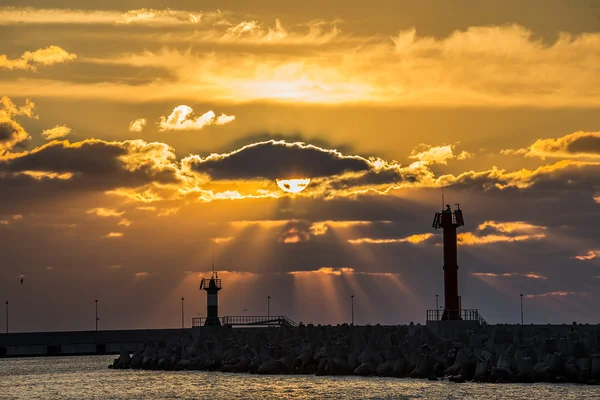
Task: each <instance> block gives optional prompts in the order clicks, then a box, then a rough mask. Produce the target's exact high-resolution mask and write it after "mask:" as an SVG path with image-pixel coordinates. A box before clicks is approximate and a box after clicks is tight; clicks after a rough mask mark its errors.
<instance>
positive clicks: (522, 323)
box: [521, 293, 523, 329]
mask: <svg viewBox="0 0 600 400" xmlns="http://www.w3.org/2000/svg"><path fill="white" fill-rule="evenodd" d="M521 329H523V293H521Z"/></svg>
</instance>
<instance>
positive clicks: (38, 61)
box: [0, 23, 77, 71]
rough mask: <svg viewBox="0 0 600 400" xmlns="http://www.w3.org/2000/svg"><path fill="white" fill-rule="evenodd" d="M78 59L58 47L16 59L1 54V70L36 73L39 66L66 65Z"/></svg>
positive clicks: (24, 54)
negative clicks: (19, 70)
mask: <svg viewBox="0 0 600 400" xmlns="http://www.w3.org/2000/svg"><path fill="white" fill-rule="evenodd" d="M0 25H1V23H0ZM76 58H77V55H76V54H73V53H69V52H67V51H65V50H63V49H62V48H60V47H58V46H48V47H46V48H43V49H39V50H36V51H26V52H25V53H23V55H22V56H21V57H20V58H16V59H9V58H8V57H7V56H6V55H5V54H0V68H6V69H9V70H13V69H21V70H28V71H35V70H36V69H37V67H38V65H52V64H59V63H65V62H69V61H73V60H75V59H76Z"/></svg>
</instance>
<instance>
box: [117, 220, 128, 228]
mask: <svg viewBox="0 0 600 400" xmlns="http://www.w3.org/2000/svg"><path fill="white" fill-rule="evenodd" d="M117 225H118V226H124V227H128V226H131V221H130V220H128V219H127V218H123V219H122V220H120V221H119V223H118V224H117Z"/></svg>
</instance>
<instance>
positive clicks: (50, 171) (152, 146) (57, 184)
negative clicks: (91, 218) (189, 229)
mask: <svg viewBox="0 0 600 400" xmlns="http://www.w3.org/2000/svg"><path fill="white" fill-rule="evenodd" d="M170 157H171V154H170V151H169V150H168V147H166V146H165V145H162V144H160V143H146V142H143V141H124V142H105V141H102V140H85V141H83V142H75V143H70V142H68V141H60V142H59V141H54V142H50V143H48V144H45V145H43V146H41V147H38V148H36V149H34V150H33V151H30V152H24V153H19V154H13V155H10V156H5V157H4V158H0V188H2V192H3V193H5V194H6V195H5V196H2V197H3V198H2V202H11V201H16V200H19V199H24V198H25V199H29V200H31V199H36V200H39V199H41V198H45V197H47V196H50V197H52V196H53V195H63V196H67V195H68V194H72V192H74V191H80V192H94V191H104V190H110V189H114V188H118V187H138V186H142V185H145V184H148V183H152V182H162V183H169V182H176V177H175V170H176V167H175V166H174V165H171V164H170V163H169V160H170Z"/></svg>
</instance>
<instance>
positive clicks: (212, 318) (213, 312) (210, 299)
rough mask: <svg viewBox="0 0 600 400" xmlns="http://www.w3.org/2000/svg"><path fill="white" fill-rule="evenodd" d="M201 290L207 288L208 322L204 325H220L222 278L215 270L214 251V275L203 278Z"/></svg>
mask: <svg viewBox="0 0 600 400" xmlns="http://www.w3.org/2000/svg"><path fill="white" fill-rule="evenodd" d="M200 290H206V322H205V323H204V326H220V325H221V321H220V320H219V290H221V279H220V278H219V273H218V272H216V271H215V254H214V253H213V262H212V276H211V277H210V279H208V278H202V280H201V281H200Z"/></svg>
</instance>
